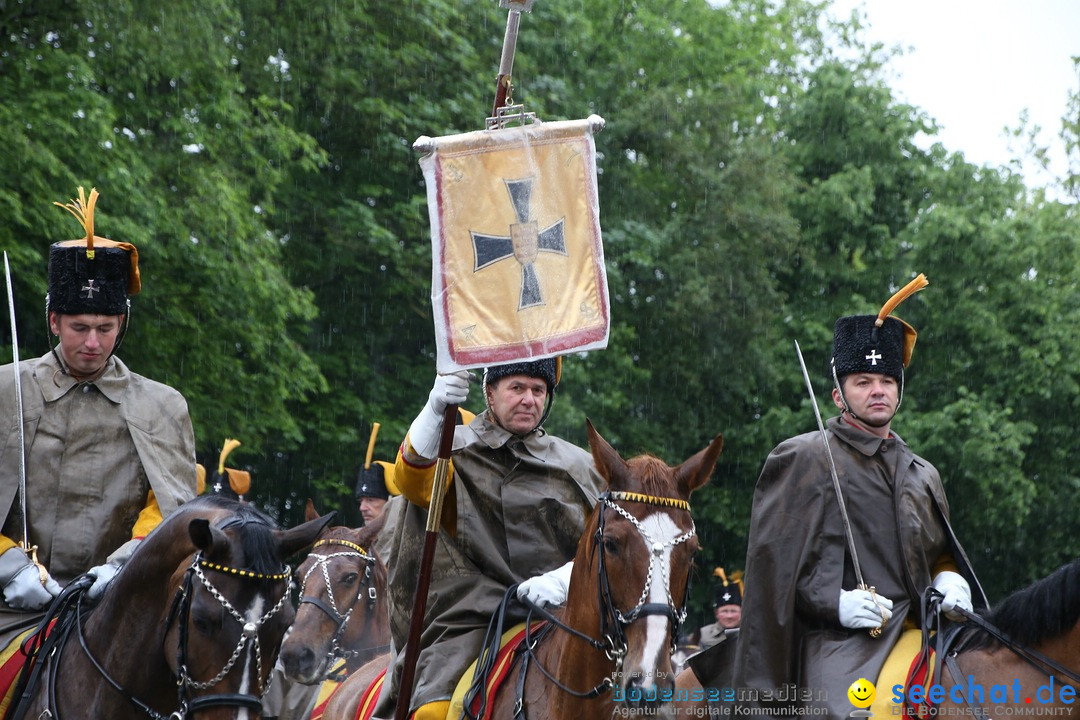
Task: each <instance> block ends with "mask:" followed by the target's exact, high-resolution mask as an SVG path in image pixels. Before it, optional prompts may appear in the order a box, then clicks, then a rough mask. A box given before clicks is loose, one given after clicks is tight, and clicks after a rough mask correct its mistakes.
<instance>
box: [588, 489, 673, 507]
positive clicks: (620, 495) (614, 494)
mask: <svg viewBox="0 0 1080 720" xmlns="http://www.w3.org/2000/svg"><path fill="white" fill-rule="evenodd" d="M604 495H605V496H607V497H609V498H611V499H612V500H622V501H624V502H636V503H644V504H645V505H659V506H660V507H673V508H678V509H679V510H690V503H689V502H687V501H686V500H681V499H679V498H670V497H657V496H655V495H646V494H644V493H636V492H626V491H623V490H612V491H609V492H607V493H604Z"/></svg>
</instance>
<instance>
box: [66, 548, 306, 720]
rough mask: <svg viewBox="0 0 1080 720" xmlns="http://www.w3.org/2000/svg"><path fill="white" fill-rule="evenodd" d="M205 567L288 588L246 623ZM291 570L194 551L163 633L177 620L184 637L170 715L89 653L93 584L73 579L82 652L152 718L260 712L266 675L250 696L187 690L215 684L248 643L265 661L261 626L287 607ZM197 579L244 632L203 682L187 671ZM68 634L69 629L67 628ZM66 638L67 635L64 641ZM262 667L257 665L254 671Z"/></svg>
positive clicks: (173, 719) (177, 719)
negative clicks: (239, 564)
mask: <svg viewBox="0 0 1080 720" xmlns="http://www.w3.org/2000/svg"><path fill="white" fill-rule="evenodd" d="M204 569H207V570H212V571H215V572H221V573H227V574H230V575H235V576H237V577H241V578H244V579H247V580H255V581H276V582H280V581H286V586H285V591H284V592H283V593H282V596H281V598H280V599H279V600H278V602H277V604H276V605H274V607H272V608H271V609H270V610H269V611H268V612H267V613H265V614H264V615H263V616H262V617H260V618H259V619H258V621H256V622H247V621H245V620H244V617H243V616H242V615H240V613H238V612H237V611H236V609H235V608H234V607H233V606H232V604H231V603H230V602H229V601H228V600H227V599H226V598H225V596H224V595H222V594H221V592H220V591H219V590H218V589H217V588H216V587H214V585H213V584H212V583H211V582H210V580H209V579H208V578H207V577H206V575H205V573H204V572H203V570H204ZM291 576H292V572H291V571H290V569H289V567H288V566H285V567H284V568H283V570H282V572H280V573H276V574H273V575H265V574H262V573H256V572H253V571H250V570H240V569H236V568H232V567H228V566H225V565H217V564H215V563H211V562H209V561H207V560H204V559H203V558H202V553H196V555H195V557H194V559H193V560H192V562H191V565H190V566H189V567H188V569H187V571H186V572H185V574H184V582H183V583H182V584H181V586H180V588H178V589H177V591H176V597H175V598H174V599H173V603H172V606H171V607H170V609H169V614H168V618H167V620H166V623H165V633H164V634H165V635H167V634H168V632H169V628H170V627H171V626H172V624H173V623H174V622H177V623H178V632H179V633H180V639H179V642H178V644H177V679H176V680H177V682H176V684H177V688H178V694H179V703H180V708H179V709H178V710H176V711H174V712H173V713H171V714H169V715H162V714H161V713H159V712H158V711H156V710H154V709H153V708H152V707H150V706H149V705H147V704H146V703H145V702H143V701H142V700H139V698H137V697H135V696H134V695H132V694H131V693H130V692H128V690H127V689H126V688H125V687H124V686H122V685H121V684H120V683H118V682H117V681H116V680H115V679H114V678H113V677H112V676H111V675H109V672H108V671H107V670H106V669H105V667H104V666H102V664H101V663H100V662H99V661H98V659H97V658H96V657H94V655H93V653H91V652H90V647H89V646H88V645H87V644H86V636H85V635H83V622H82V597H81V591H84V590H85V589H86V588H88V587H89V585H90V583H89V582H81V583H78V584H73V585H72V586H71V589H72V590H73V591H74V592H77V599H76V600H75V606H76V622H75V623H74V628H75V631H76V634H77V635H78V638H79V645H80V646H81V647H82V650H83V653H84V654H85V655H86V657H87V659H88V660H89V661H90V664H91V665H93V666H94V668H95V669H96V670H97V672H98V674H99V675H101V677H102V678H103V679H104V680H105V681H106V682H107V683H109V685H110V686H111V687H112V688H113V690H115V691H116V692H118V693H119V694H120V695H122V696H123V697H124V699H126V700H127V701H128V702H130V703H131V704H132V705H134V706H135V707H137V708H138V709H139V710H141V711H142V712H144V713H145V714H146V715H147V716H149V717H151V718H153V720H185V719H186V718H189V717H191V716H192V715H193V714H194V713H196V712H201V711H204V710H206V709H207V708H211V707H221V706H229V707H246V708H249V709H251V710H254V711H255V712H257V713H261V712H262V699H261V698H262V696H263V694H265V692H266V690H267V689H268V688H269V686H270V681H269V680H267V682H266V683H265V684H264V683H263V680H262V677H261V676H260V675H257V677H258V678H259V694H258V695H246V694H242V693H216V694H213V695H204V696H201V697H198V698H195V699H194V700H188V689H189V688H194V689H197V690H205V689H206V688H209V687H212V686H213V685H216V684H217V683H218V682H220V681H221V680H222V678H224V677H225V676H226V675H228V674H229V671H230V670H232V668H233V667H234V666H235V665H236V661H237V660H238V659H239V658H240V655H241V654H242V653H243V651H244V648H245V647H247V646H248V644H251V645H252V646H253V648H254V650H255V658H256V667H257V668H259V667H261V666H262V649H261V646H260V644H259V628H260V627H262V625H263V624H264V623H266V621H267V620H269V619H270V618H271V617H273V616H274V615H275V614H277V612H278V611H280V610H281V608H282V607H283V606H284V604H285V602H286V600H288V598H289V593H290V592H291V590H292V580H291ZM196 577H197V578H199V581H200V582H201V583H202V584H203V586H204V587H205V588H206V589H207V591H208V592H209V593H210V594H211V595H212V596H213V597H214V598H215V599H216V600H217V601H218V602H219V603H220V604H221V606H222V607H223V608H224V609H225V610H226V611H228V613H229V614H230V615H232V616H233V617H234V618H235V619H236V620H237V621H238V622H239V623H241V624H242V625H243V632H242V633H241V635H240V640H239V642H238V643H237V645H236V648H235V649H234V650H233V653H232V655H231V657H230V658H229V660H228V661H227V662H226V663H225V667H224V668H222V670H221V672H219V673H218V674H217V675H216V676H215V677H214V678H213V679H212V680H209V681H207V682H199V681H197V680H194V679H193V678H192V677H191V676H190V675H188V672H187V625H188V618H189V616H190V613H191V596H192V591H193V589H194V578H196ZM64 635H65V639H66V632H65V633H64ZM61 642H63V640H61ZM57 670H58V669H56V670H54V671H53V672H52V673H50V677H49V697H50V702H51V703H52V704H53V705H54V706H55V704H56V703H55V687H54V683H55V681H56V677H57V675H58V672H57ZM256 672H258V670H256Z"/></svg>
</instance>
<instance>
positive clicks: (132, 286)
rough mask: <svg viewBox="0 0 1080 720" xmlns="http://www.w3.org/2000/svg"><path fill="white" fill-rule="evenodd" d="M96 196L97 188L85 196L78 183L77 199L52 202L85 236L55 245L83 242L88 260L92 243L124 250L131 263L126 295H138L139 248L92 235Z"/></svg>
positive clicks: (75, 244) (84, 191) (70, 244)
mask: <svg viewBox="0 0 1080 720" xmlns="http://www.w3.org/2000/svg"><path fill="white" fill-rule="evenodd" d="M98 197H99V193H98V191H97V188H90V196H89V197H87V195H86V190H85V189H84V188H83V187H82V185H80V186H79V199H78V200H72V201H71V202H68V203H59V202H54V203H53V205H56V206H57V207H60V208H63V209H64V210H67V211H68V212H69V213H71V214H72V216H73V217H74V218H75V219H76V220H77V221H78V222H79V225H81V226H82V229H83V231H84V232H85V233H86V237H83V238H79V239H78V240H68V241H65V242H60V243H57V245H60V246H63V247H69V246H80V245H82V244H85V245H86V257H87V259H88V260H93V259H94V243H97V244H98V245H100V246H101V247H107V248H113V247H115V248H120V249H121V250H124V251H126V252H127V254H128V257H129V259H130V263H131V270H130V272H129V273H128V288H127V293H128V295H138V294H139V291H140V290H141V289H142V279H141V277H140V276H139V250H138V249H137V248H136V247H135V246H134V245H132V244H131V243H126V242H116V241H115V240H109V239H108V238H103V237H98V236H96V235H94V208H95V207H96V206H97V200H98Z"/></svg>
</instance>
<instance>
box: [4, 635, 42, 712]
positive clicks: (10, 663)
mask: <svg viewBox="0 0 1080 720" xmlns="http://www.w3.org/2000/svg"><path fill="white" fill-rule="evenodd" d="M35 631H36V628H31V629H30V630H27V631H26V632H24V633H22V634H21V635H19V636H18V637H17V638H15V639H14V640H12V641H11V644H9V645H8V646H7V647H6V648H4V649H3V651H0V718H2V717H4V715H5V714H6V713H7V711H8V707H9V706H10V705H11V699H12V696H13V695H14V694H15V681H16V680H18V679H19V673H20V672H22V669H23V665H25V664H26V655H24V654H23V652H22V646H23V643H25V642H26V641H27V638H29V637H30V636H31V635H33V634H34V632H35Z"/></svg>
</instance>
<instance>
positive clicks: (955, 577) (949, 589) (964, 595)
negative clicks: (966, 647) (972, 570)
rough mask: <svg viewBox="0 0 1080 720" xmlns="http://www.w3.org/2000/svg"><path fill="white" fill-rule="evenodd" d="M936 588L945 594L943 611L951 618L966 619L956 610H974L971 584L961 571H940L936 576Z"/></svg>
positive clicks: (942, 604) (942, 602)
mask: <svg viewBox="0 0 1080 720" xmlns="http://www.w3.org/2000/svg"><path fill="white" fill-rule="evenodd" d="M934 589H935V590H937V591H938V592H940V593H941V594H942V595H944V596H945V597H943V598H942V599H941V611H942V612H943V613H945V615H947V616H948V617H949V619H950V620H963V619H964V616H963V615H961V614H960V613H958V612H956V611H957V610H967V611H968V612H971V611H972V607H971V586H970V585H968V581H967V580H965V579H964V578H963V576H962V575H960V573H954V572H952V571H950V570H943V571H942V572H939V573H938V574H937V577H935V578H934Z"/></svg>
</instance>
